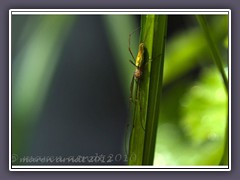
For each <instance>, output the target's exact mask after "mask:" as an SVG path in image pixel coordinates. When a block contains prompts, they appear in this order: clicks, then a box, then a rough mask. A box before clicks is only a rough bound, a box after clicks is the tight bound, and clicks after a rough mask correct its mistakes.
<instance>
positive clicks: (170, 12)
mask: <svg viewBox="0 0 240 180" xmlns="http://www.w3.org/2000/svg"><path fill="white" fill-rule="evenodd" d="M64 14H65V15H66V14H68V15H83V14H85V15H87V14H95V15H104V14H105V15H106V14H109V15H110V14H128V15H130V14H131V15H140V14H164V15H196V14H198V15H201V14H206V15H213V14H217V15H224V14H225V15H228V16H229V39H228V42H229V43H228V46H229V57H228V58H229V72H228V75H229V78H228V79H229V97H230V98H229V103H228V105H229V106H228V108H229V109H228V110H229V165H228V166H107V165H106V166H94V165H93V166H78V165H76V166H72V165H69V166H62V165H58V166H51V165H50V166H42V165H38V166H35V165H33V166H16V165H15V166H12V164H11V160H12V158H11V157H12V154H11V94H12V92H11V61H12V60H11V23H12V15H64ZM9 170H10V171H231V10H230V9H10V10H9Z"/></svg>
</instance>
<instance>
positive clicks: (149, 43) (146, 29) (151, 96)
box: [129, 15, 167, 165]
mask: <svg viewBox="0 0 240 180" xmlns="http://www.w3.org/2000/svg"><path fill="white" fill-rule="evenodd" d="M141 21H142V22H141V23H142V28H141V36H140V37H141V38H140V42H143V43H144V46H145V52H144V61H145V63H144V68H143V78H142V79H141V81H140V82H139V84H138V85H139V86H136V87H135V89H134V97H137V96H138V93H140V96H139V97H140V98H138V99H137V98H134V99H137V102H136V103H135V105H134V108H133V128H132V133H131V137H130V144H129V165H153V158H154V151H155V142H156V135H157V124H158V120H159V112H160V103H161V94H162V81H163V62H164V47H165V36H166V30H167V29H166V27H167V16H162V15H161V16H159V15H146V16H145V15H144V16H142V20H141ZM136 84H137V83H135V85H136ZM142 126H144V127H142ZM143 128H144V129H143Z"/></svg>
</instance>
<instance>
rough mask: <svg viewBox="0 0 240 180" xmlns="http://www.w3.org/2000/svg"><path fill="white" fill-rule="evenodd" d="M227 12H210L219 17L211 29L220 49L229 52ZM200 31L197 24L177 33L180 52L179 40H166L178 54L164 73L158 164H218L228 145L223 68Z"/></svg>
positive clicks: (226, 101) (156, 158) (157, 154)
mask: <svg viewBox="0 0 240 180" xmlns="http://www.w3.org/2000/svg"><path fill="white" fill-rule="evenodd" d="M227 18H228V16H215V17H209V16H208V20H209V21H210V20H213V19H215V21H211V31H212V33H213V34H214V38H215V40H216V42H217V45H218V48H219V49H221V54H227V51H226V49H225V48H221V46H223V42H224V41H226V40H225V37H226V36H227V34H228V26H227V25H228V21H227ZM215 22H218V24H216V23H215ZM220 24H221V27H220ZM219 28H220V30H219ZM217 29H218V30H217ZM199 33H200V31H198V30H197V29H196V28H193V29H192V30H191V29H189V30H188V33H186V34H184V33H180V34H179V37H178V38H175V39H172V40H171V44H179V45H178V47H179V48H174V49H176V50H177V55H176V54H174V49H171V48H172V47H175V46H172V45H171V44H170V45H169V46H168V45H167V47H169V48H167V49H166V53H167V54H168V52H171V53H170V55H171V58H173V60H170V59H171V58H170V59H168V58H169V57H170V56H167V57H166V61H165V62H166V66H165V67H166V69H167V71H165V77H164V79H165V84H168V86H166V89H165V91H164V93H163V106H162V111H161V113H160V120H159V122H160V123H159V127H158V137H157V144H156V149H155V150H156V152H155V161H154V164H155V165H219V164H220V161H221V159H222V156H223V153H224V148H225V145H227V144H225V137H227V136H226V128H227V123H228V97H227V93H226V91H225V88H224V87H225V86H224V84H223V81H222V79H221V74H220V73H219V72H218V71H217V69H216V67H215V65H214V64H213V62H212V59H211V58H209V57H208V56H210V55H209V52H208V46H207V44H206V43H205V42H204V40H203V39H201V38H200V34H199ZM189 35H190V36H189ZM200 41H202V42H201V43H200ZM190 42H191V43H190ZM189 43H190V44H189ZM181 45H182V47H181ZM185 48H186V49H185ZM181 52H182V53H181ZM172 54H173V55H172ZM178 57H180V59H181V58H182V59H181V60H179V58H178ZM176 61H177V62H176ZM174 62H176V63H174ZM225 62H227V60H225V61H224V62H223V63H224V64H226V63H225ZM196 68H198V69H199V70H200V76H199V77H198V78H197V79H196V78H194V74H193V77H192V73H189V72H191V71H193V70H194V69H196ZM164 70H165V69H164ZM171 73H173V74H171ZM168 75H169V76H170V77H168Z"/></svg>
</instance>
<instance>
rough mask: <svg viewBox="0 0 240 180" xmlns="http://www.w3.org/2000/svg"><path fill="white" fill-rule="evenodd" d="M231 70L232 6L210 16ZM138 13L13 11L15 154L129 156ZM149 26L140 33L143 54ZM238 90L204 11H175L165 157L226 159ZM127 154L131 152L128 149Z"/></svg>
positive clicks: (17, 158)
mask: <svg viewBox="0 0 240 180" xmlns="http://www.w3.org/2000/svg"><path fill="white" fill-rule="evenodd" d="M207 20H208V22H209V25H210V29H211V32H212V34H213V36H214V39H215V40H216V43H217V45H218V48H219V49H220V52H221V56H222V57H223V59H224V62H223V63H224V65H225V67H226V73H227V72H228V16H227V15H211V16H207ZM138 27H140V16H130V15H13V16H12V29H11V38H12V39H11V43H12V47H11V56H12V82H11V85H12V127H11V129H12V154H13V155H14V158H13V159H12V163H13V164H50V165H53V164H58V165H59V163H56V162H54V163H51V162H48V161H44V160H43V161H40V160H37V161H31V160H30V161H29V162H21V158H24V157H25V158H26V157H28V158H30V159H31V157H34V158H35V159H37V158H39V159H40V158H44V157H63V158H67V157H77V156H94V155H100V154H103V155H105V156H106V157H107V158H108V159H109V158H111V157H112V155H113V157H117V158H116V159H113V161H109V162H105V163H102V162H98V163H92V162H85V163H80V162H71V161H67V160H66V161H65V162H61V164H74V165H85V164H93V165H95V164H101V165H102V164H106V165H112V164H118V165H123V164H127V161H126V150H125V149H126V144H127V141H128V138H127V134H128V133H129V131H130V129H129V128H128V127H129V125H128V124H129V121H130V112H129V93H130V82H131V78H132V74H133V71H134V67H133V66H132V65H131V64H130V63H129V61H128V60H129V59H131V55H130V53H129V52H128V40H129V39H128V37H129V34H130V33H131V32H133V31H134V30H136V29H137V28H138ZM138 34H139V31H136V33H134V34H133V36H132V38H131V49H132V50H133V52H134V53H135V54H136V53H137V46H138V43H139V42H138ZM227 109H228V98H227V94H226V91H225V89H224V86H223V82H222V80H221V76H220V74H219V72H218V71H217V69H216V68H215V65H214V63H213V61H212V58H211V54H210V52H209V49H208V46H207V44H206V42H205V40H204V37H203V34H202V30H201V28H200V27H199V25H198V23H197V20H196V18H195V17H194V16H190V15H189V16H183V15H176V16H174V15H170V16H169V18H168V35H167V43H166V60H165V65H164V91H163V106H162V110H161V114H160V116H161V117H160V120H159V127H158V137H157V144H156V154H155V161H154V163H155V164H156V165H218V164H219V162H220V161H221V157H222V155H223V150H224V145H225V135H226V134H225V132H226V131H225V129H226V124H227V117H228V114H227ZM119 157H122V158H119Z"/></svg>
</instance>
